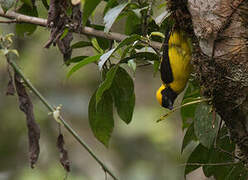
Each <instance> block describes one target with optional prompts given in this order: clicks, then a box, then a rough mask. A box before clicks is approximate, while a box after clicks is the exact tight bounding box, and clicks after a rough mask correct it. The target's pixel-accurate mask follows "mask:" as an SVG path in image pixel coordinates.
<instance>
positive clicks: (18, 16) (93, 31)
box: [0, 10, 162, 49]
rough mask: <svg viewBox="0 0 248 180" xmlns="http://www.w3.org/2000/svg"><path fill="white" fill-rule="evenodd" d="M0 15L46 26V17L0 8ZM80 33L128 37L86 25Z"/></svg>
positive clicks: (106, 37) (155, 44)
mask: <svg viewBox="0 0 248 180" xmlns="http://www.w3.org/2000/svg"><path fill="white" fill-rule="evenodd" d="M0 16H1V17H5V18H8V19H15V21H16V22H17V23H30V24H36V25H39V26H44V27H47V20H46V19H43V18H37V17H32V16H26V15H23V14H20V13H16V12H14V11H8V12H7V13H4V12H3V10H0ZM75 33H77V32H75ZM80 34H85V35H91V36H97V37H102V38H105V39H109V40H115V41H122V40H124V39H125V38H127V37H128V36H126V35H124V34H120V33H115V32H109V33H105V32H103V31H99V30H96V29H94V28H91V27H87V26H85V27H82V28H81V30H80ZM150 46H151V47H153V48H155V49H160V48H161V46H162V44H161V43H159V42H155V41H151V42H150Z"/></svg>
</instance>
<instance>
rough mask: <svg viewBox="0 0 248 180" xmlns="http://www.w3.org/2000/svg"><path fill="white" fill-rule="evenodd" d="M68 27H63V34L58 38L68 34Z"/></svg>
mask: <svg viewBox="0 0 248 180" xmlns="http://www.w3.org/2000/svg"><path fill="white" fill-rule="evenodd" d="M68 32H69V28H65V29H64V32H63V34H62V35H61V36H60V38H59V39H60V40H62V39H64V37H65V36H66V35H67V34H68Z"/></svg>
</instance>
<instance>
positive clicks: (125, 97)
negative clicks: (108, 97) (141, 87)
mask: <svg viewBox="0 0 248 180" xmlns="http://www.w3.org/2000/svg"><path fill="white" fill-rule="evenodd" d="M110 91H111V93H112V95H113V99H114V102H115V107H116V109H117V113H118V115H119V116H120V118H121V119H122V120H123V121H124V122H125V123H127V124H128V123H130V122H131V120H132V116H133V110H134V105H135V94H134V84H133V79H132V78H131V77H130V76H129V74H128V73H127V72H126V70H125V69H123V68H121V67H119V68H118V70H117V72H116V74H115V78H114V80H113V83H112V86H111V89H110Z"/></svg>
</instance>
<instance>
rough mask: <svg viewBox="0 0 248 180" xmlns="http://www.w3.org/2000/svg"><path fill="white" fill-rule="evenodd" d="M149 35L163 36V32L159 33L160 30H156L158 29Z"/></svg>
mask: <svg viewBox="0 0 248 180" xmlns="http://www.w3.org/2000/svg"><path fill="white" fill-rule="evenodd" d="M151 36H159V37H161V38H165V36H164V34H163V33H161V32H158V31H156V32H152V33H151Z"/></svg>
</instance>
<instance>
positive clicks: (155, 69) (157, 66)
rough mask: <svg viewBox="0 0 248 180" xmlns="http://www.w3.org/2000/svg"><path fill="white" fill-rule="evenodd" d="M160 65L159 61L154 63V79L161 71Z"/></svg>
mask: <svg viewBox="0 0 248 180" xmlns="http://www.w3.org/2000/svg"><path fill="white" fill-rule="evenodd" d="M159 65H160V62H159V61H153V77H155V76H156V74H157V72H158V70H159Z"/></svg>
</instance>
